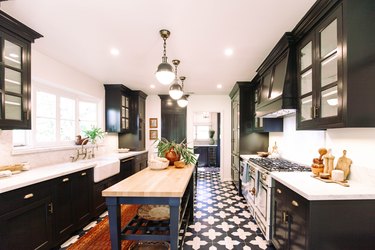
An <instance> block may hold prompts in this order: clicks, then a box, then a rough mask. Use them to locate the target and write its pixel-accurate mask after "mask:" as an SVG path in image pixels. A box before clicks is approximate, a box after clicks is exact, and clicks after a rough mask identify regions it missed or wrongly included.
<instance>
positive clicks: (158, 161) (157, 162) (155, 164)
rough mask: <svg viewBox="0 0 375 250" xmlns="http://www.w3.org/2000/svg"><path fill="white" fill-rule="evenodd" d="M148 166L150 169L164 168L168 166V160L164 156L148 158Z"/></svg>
mask: <svg viewBox="0 0 375 250" xmlns="http://www.w3.org/2000/svg"><path fill="white" fill-rule="evenodd" d="M148 166H149V167H150V169H154V170H160V169H166V168H167V167H168V166H169V160H167V159H166V158H161V157H157V158H155V159H150V160H148Z"/></svg>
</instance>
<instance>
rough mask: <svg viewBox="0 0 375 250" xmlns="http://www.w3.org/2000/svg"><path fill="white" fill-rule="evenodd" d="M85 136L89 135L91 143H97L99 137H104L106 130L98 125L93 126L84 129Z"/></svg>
mask: <svg viewBox="0 0 375 250" xmlns="http://www.w3.org/2000/svg"><path fill="white" fill-rule="evenodd" d="M83 133H84V134H85V136H87V137H88V138H89V140H90V142H91V143H93V144H95V143H96V140H97V139H102V138H103V137H104V131H102V129H101V128H98V127H94V126H93V127H91V129H87V130H83Z"/></svg>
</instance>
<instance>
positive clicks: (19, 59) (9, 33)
mask: <svg viewBox="0 0 375 250" xmlns="http://www.w3.org/2000/svg"><path fill="white" fill-rule="evenodd" d="M40 37H42V35H40V34H39V33H37V32H35V31H34V30H32V29H30V28H28V27H27V26H25V25H23V24H22V23H20V22H18V21H17V20H16V19H14V18H12V17H11V16H9V15H7V14H6V13H4V12H2V11H0V49H1V51H2V53H1V55H0V129H30V128H31V103H30V100H31V43H32V42H34V40H35V39H37V38H40Z"/></svg>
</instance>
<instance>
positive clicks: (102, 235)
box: [68, 205, 139, 250]
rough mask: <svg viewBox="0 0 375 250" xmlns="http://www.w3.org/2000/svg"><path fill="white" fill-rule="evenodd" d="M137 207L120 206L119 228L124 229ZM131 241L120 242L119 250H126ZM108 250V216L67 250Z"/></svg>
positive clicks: (109, 245) (109, 247) (135, 212)
mask: <svg viewBox="0 0 375 250" xmlns="http://www.w3.org/2000/svg"><path fill="white" fill-rule="evenodd" d="M138 208H139V205H122V206H121V227H124V226H125V225H126V224H127V223H128V222H129V221H130V220H131V219H132V218H133V217H134V216H135V215H136V214H137V210H138ZM132 243H133V241H130V240H123V241H121V249H128V248H129V247H130V245H131V244H132ZM87 249H90V250H107V249H108V250H110V249H111V239H110V235H109V222H108V216H107V217H106V218H104V219H103V220H102V221H101V222H99V223H98V224H97V225H96V226H95V227H93V228H92V229H91V230H90V231H89V232H87V233H86V234H85V235H83V236H82V237H81V238H79V239H78V241H77V242H75V243H74V244H73V245H71V246H70V247H68V250H87Z"/></svg>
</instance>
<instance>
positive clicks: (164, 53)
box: [163, 37, 167, 62]
mask: <svg viewBox="0 0 375 250" xmlns="http://www.w3.org/2000/svg"><path fill="white" fill-rule="evenodd" d="M163 41H164V42H163V62H167V38H166V37H163Z"/></svg>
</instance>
